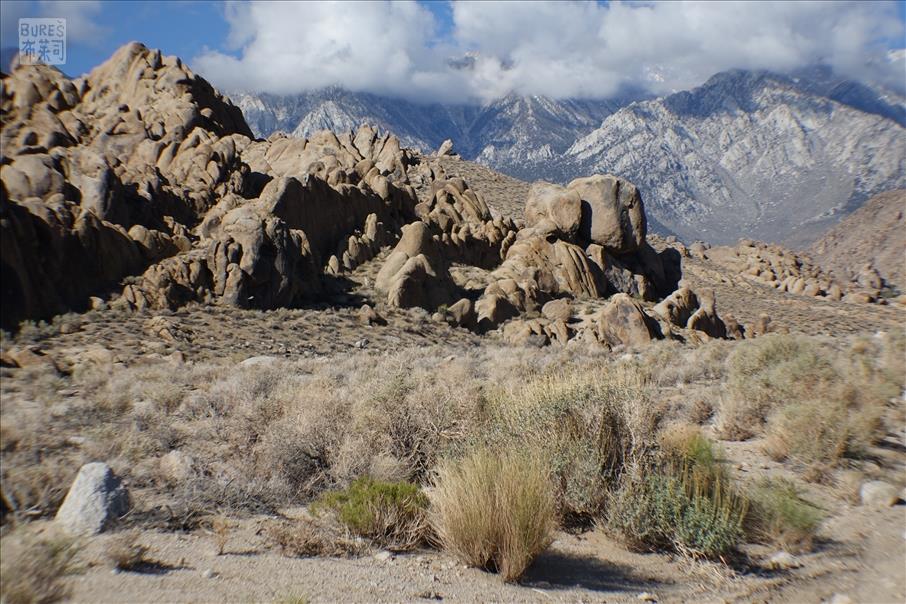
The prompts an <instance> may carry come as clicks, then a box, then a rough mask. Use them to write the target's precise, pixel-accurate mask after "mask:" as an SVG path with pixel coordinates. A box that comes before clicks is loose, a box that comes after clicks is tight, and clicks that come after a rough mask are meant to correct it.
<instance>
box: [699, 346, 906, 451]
mask: <svg viewBox="0 0 906 604" xmlns="http://www.w3.org/2000/svg"><path fill="white" fill-rule="evenodd" d="M898 342H899V337H898V336H894V335H884V336H878V337H875V338H872V339H857V340H856V341H854V342H853V345H852V346H851V347H850V349H849V350H839V349H835V348H833V347H832V346H831V345H830V343H828V342H823V341H821V340H818V339H816V338H807V337H805V336H790V335H780V334H771V335H768V336H765V337H762V338H758V339H756V340H753V341H751V342H741V343H739V344H738V345H737V347H736V348H735V349H734V351H733V353H732V354H731V355H730V357H729V358H728V361H727V364H728V367H729V377H728V380H727V388H726V396H725V398H724V400H723V402H722V404H721V408H720V411H719V414H718V422H717V426H718V429H719V432H720V434H721V436H723V437H724V438H730V439H746V438H749V437H752V436H756V435H759V434H761V433H762V432H763V431H765V424H768V425H767V430H766V432H767V433H768V435H769V437H770V438H771V440H772V441H773V442H771V444H770V445H769V448H770V452H771V454H772V455H773V456H775V457H776V458H786V457H788V456H789V457H797V458H799V459H801V460H803V461H806V462H824V463H832V462H834V461H836V460H837V459H839V458H840V457H841V456H843V455H848V454H853V453H855V452H856V451H858V450H860V449H864V448H865V447H866V446H868V445H869V444H871V442H872V441H873V440H874V439H875V438H876V437H877V434H878V430H879V428H880V427H881V423H882V417H883V416H884V414H885V413H886V407H887V406H888V404H889V400H890V399H891V398H893V397H896V396H898V395H899V394H900V392H901V391H902V387H903V382H904V379H906V377H904V371H906V367H904V365H903V362H902V361H900V362H897V361H896V360H895V358H894V357H895V355H891V354H890V350H898V348H897V346H899V344H898ZM897 366H899V371H897Z"/></svg>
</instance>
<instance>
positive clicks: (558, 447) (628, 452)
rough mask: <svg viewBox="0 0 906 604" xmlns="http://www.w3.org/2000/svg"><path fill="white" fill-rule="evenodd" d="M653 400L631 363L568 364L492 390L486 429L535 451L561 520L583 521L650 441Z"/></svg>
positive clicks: (490, 438) (491, 440)
mask: <svg viewBox="0 0 906 604" xmlns="http://www.w3.org/2000/svg"><path fill="white" fill-rule="evenodd" d="M654 407H655V405H654V402H653V400H652V393H651V389H650V388H649V386H648V384H647V382H646V380H645V377H644V376H643V375H642V372H640V371H639V370H638V368H636V367H634V366H628V365H618V366H614V365H610V366H600V367H595V368H594V369H591V370H583V371H578V370H570V369H566V370H563V371H561V372H559V373H557V374H553V375H542V376H539V377H537V378H535V379H532V380H529V381H528V382H527V383H525V384H521V385H516V386H513V387H511V388H509V389H507V390H504V391H500V392H497V393H496V394H495V395H494V396H492V397H490V400H489V401H488V403H487V406H486V413H487V417H488V420H487V427H486V428H485V429H484V430H483V432H482V435H481V437H482V438H483V439H484V441H485V442H486V443H487V444H489V445H491V446H497V447H507V446H513V445H515V444H518V445H523V446H526V447H528V448H530V449H531V450H533V451H537V452H538V454H539V455H540V456H541V458H542V459H543V460H544V461H545V462H546V463H547V464H548V466H549V468H550V470H551V473H552V476H553V483H554V485H555V486H554V489H555V491H554V493H555V496H556V502H557V509H558V514H559V516H560V518H561V521H562V522H564V524H566V525H567V526H573V525H582V524H587V523H589V522H590V521H592V520H593V519H594V518H595V517H596V516H597V515H598V514H599V513H600V511H601V509H602V506H603V504H604V501H605V500H606V497H607V492H608V489H609V488H611V487H612V486H614V485H615V484H616V483H617V481H618V480H619V477H620V475H621V473H622V472H623V469H624V467H626V466H627V465H630V464H632V463H634V461H635V459H636V458H638V457H640V456H641V455H642V453H643V451H644V450H646V449H647V448H649V447H650V444H651V441H652V439H653V434H654V432H655V426H656V424H657V413H656V411H655V409H654Z"/></svg>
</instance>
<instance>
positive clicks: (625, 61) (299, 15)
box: [193, 2, 903, 101]
mask: <svg viewBox="0 0 906 604" xmlns="http://www.w3.org/2000/svg"><path fill="white" fill-rule="evenodd" d="M896 10H897V7H896V3H895V2H832V3H829V2H776V3H767V2H740V3H716V2H684V3H679V2H658V3H651V2H632V3H628V2H611V3H609V4H608V5H599V4H597V3H586V2H583V3H578V2H576V3H564V2H554V3H547V2H457V3H454V4H453V6H452V11H451V12H452V19H453V23H452V27H448V28H444V29H445V30H446V32H447V33H446V34H445V35H444V36H443V37H438V35H437V34H436V32H438V31H440V29H441V28H439V27H438V25H439V24H438V23H437V22H436V20H435V17H434V15H433V13H432V12H431V11H429V10H427V9H426V8H425V7H424V6H422V5H419V4H415V3H399V2H394V3H377V2H364V3H355V4H349V3H337V4H334V3H314V2H312V3H308V2H304V3H298V4H296V3H270V2H264V3H257V2H252V3H250V4H241V5H235V6H234V5H230V6H229V7H228V10H227V12H226V18H227V20H228V22H229V24H230V36H229V39H228V41H227V44H226V48H225V49H223V50H210V51H207V52H205V53H202V54H201V55H200V56H198V57H196V58H195V60H194V62H193V65H194V67H195V68H196V69H197V70H198V71H200V72H201V73H203V74H205V75H206V76H208V77H209V78H211V79H212V80H213V81H214V82H215V83H216V84H218V85H220V86H222V87H224V88H229V89H246V90H259V91H270V92H276V93H292V92H299V91H303V90H312V89H317V88H321V87H324V86H329V85H340V86H343V87H344V88H348V89H351V90H359V91H369V92H376V93H381V94H391V95H398V96H405V97H409V98H415V99H419V100H427V99H430V100H441V101H461V100H469V99H479V100H484V101H487V100H490V99H493V98H498V97H500V96H503V95H505V94H507V93H510V92H515V93H517V94H538V95H546V96H552V97H556V98H564V97H584V98H595V97H597V98H602V97H608V96H612V95H614V94H616V93H617V92H619V91H620V90H621V88H623V87H626V86H633V87H643V88H645V89H648V90H650V91H651V92H654V93H666V92H670V91H673V90H679V89H685V88H689V87H692V86H695V85H698V84H700V83H702V82H703V81H704V80H705V79H707V78H708V77H709V76H710V75H712V74H714V73H716V72H718V71H721V70H725V69H730V68H749V69H772V70H779V71H784V70H790V69H794V68H797V67H802V66H806V65H810V64H815V63H819V62H820V63H826V64H830V65H832V66H833V67H835V68H836V69H838V70H839V71H841V72H842V73H846V74H849V75H853V76H856V77H874V78H876V79H887V80H889V81H902V73H898V72H897V71H896V69H897V66H896V65H895V64H892V63H890V62H887V61H884V60H882V57H883V56H885V53H886V52H887V50H888V45H889V40H892V39H894V40H896V39H902V35H903V24H902V22H901V21H900V20H899V18H898V17H897V14H896Z"/></svg>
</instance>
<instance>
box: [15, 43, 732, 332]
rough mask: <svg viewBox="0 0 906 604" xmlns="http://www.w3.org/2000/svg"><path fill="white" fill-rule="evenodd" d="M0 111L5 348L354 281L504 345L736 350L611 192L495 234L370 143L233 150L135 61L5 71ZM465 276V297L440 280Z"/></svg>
mask: <svg viewBox="0 0 906 604" xmlns="http://www.w3.org/2000/svg"><path fill="white" fill-rule="evenodd" d="M0 111H2V123H3V128H2V134H0V137H2V141H0V142H2V149H3V158H2V168H0V181H2V187H0V242H2V248H0V268H2V277H3V281H2V288H0V295H2V298H0V301H2V308H3V314H2V326H3V328H5V329H15V328H16V327H17V326H18V325H19V322H20V321H22V320H24V319H44V318H49V317H51V316H53V315H55V314H58V313H61V312H64V311H67V310H71V309H75V310H79V309H84V308H87V307H91V306H96V307H103V306H106V305H112V306H114V307H116V308H119V309H121V310H123V311H125V312H131V311H141V310H145V309H150V310H155V309H157V310H164V309H167V310H174V309H177V308H180V307H183V306H186V305H190V304H196V305H197V304H200V305H212V304H216V305H228V306H233V307H238V308H253V309H274V308H280V307H294V306H299V305H303V304H306V303H310V302H314V303H318V302H321V303H323V302H324V301H329V300H330V299H331V296H332V295H334V294H336V295H343V292H344V288H345V287H347V285H345V284H346V283H348V279H346V278H345V275H348V274H351V272H352V271H354V270H355V269H356V268H357V267H358V266H360V265H363V264H366V263H369V262H372V261H374V262H380V263H381V265H380V268H379V270H378V271H377V274H376V278H375V281H374V290H373V291H374V298H373V302H374V303H375V305H376V307H377V308H378V309H386V308H388V307H398V308H410V307H421V308H423V309H426V310H428V311H431V312H434V317H435V320H438V321H447V322H449V323H450V324H452V325H455V326H459V327H463V328H466V329H469V330H472V331H474V332H477V333H480V334H483V333H486V332H488V331H498V330H499V331H500V332H501V333H502V334H503V335H504V337H506V338H507V339H509V340H510V341H513V342H521V343H534V344H540V345H543V344H546V343H549V342H552V341H558V342H560V343H561V344H566V343H568V342H570V341H584V342H587V343H589V344H593V345H602V346H607V347H616V346H638V345H641V344H644V343H645V342H648V341H650V340H652V339H656V338H663V337H684V338H694V339H699V340H700V339H703V338H707V337H720V338H722V337H726V336H727V335H728V333H729V334H731V335H732V334H736V335H737V336H739V335H741V331H740V330H739V329H733V328H730V329H729V331H728V326H727V324H726V323H725V322H724V321H723V320H722V319H721V318H720V317H719V316H718V314H717V309H716V304H715V300H714V297H713V296H712V295H709V294H708V293H707V292H700V293H699V294H696V293H695V292H691V291H689V290H687V289H685V288H681V289H679V290H678V289H677V287H678V284H679V281H680V278H681V256H680V253H679V252H678V251H677V250H676V249H673V248H670V247H667V248H665V249H662V250H661V251H657V250H655V249H654V248H653V247H652V246H651V245H650V244H649V242H648V240H647V217H646V213H645V207H644V204H643V201H642V197H641V194H640V192H639V189H638V188H637V187H635V186H634V185H633V184H632V183H630V182H629V181H627V180H625V179H623V178H620V177H616V176H611V175H592V176H588V177H583V178H578V179H575V180H573V181H572V182H570V183H569V184H568V185H567V186H566V187H563V186H559V185H555V184H550V183H543V182H538V183H535V184H534V185H533V187H532V188H531V190H530V191H529V193H528V199H527V200H526V204H525V214H524V220H523V219H520V221H519V222H518V223H517V222H516V221H514V220H513V219H511V218H506V217H502V216H499V215H498V216H496V217H495V216H494V215H493V214H492V213H491V211H490V208H489V207H488V205H487V203H486V202H485V200H484V198H483V197H482V195H481V194H480V193H479V192H478V191H477V190H475V189H473V188H472V187H470V186H469V184H468V183H467V182H466V181H465V180H463V179H462V178H458V177H447V175H446V173H445V171H444V169H443V167H442V165H441V163H440V162H439V161H438V159H437V158H426V157H423V156H421V155H419V154H418V153H415V152H413V151H410V150H408V149H405V148H403V147H401V145H400V140H399V139H398V138H397V137H396V136H393V135H390V134H383V135H380V134H379V133H378V132H377V131H375V130H374V129H373V128H371V127H370V126H362V127H360V128H358V130H356V131H355V132H342V133H340V134H338V135H337V134H334V133H332V132H330V131H321V132H318V133H316V134H313V135H311V136H310V137H308V138H300V137H289V136H287V135H285V134H282V133H278V134H274V135H272V136H270V137H269V138H267V139H258V140H255V139H253V138H252V132H251V130H250V129H249V127H248V125H247V123H246V122H245V121H244V119H243V117H242V114H241V112H240V111H239V109H238V108H237V107H236V106H235V105H233V104H232V103H231V102H230V101H229V100H228V99H227V98H225V97H223V96H222V95H221V94H220V93H218V92H217V91H216V90H214V89H213V88H212V87H211V86H210V84H208V82H206V81H205V80H204V79H202V78H200V77H198V76H196V75H195V74H194V73H192V72H191V70H189V69H188V68H187V67H186V66H185V65H184V64H183V63H182V62H181V61H180V60H179V59H178V58H176V57H164V56H162V55H161V53H160V52H159V51H153V50H149V49H148V48H146V47H144V46H143V45H141V44H137V43H133V44H129V45H127V46H125V47H123V48H121V49H120V50H119V51H117V52H116V54H115V55H114V56H113V57H112V58H111V59H110V60H108V61H107V62H106V63H104V64H103V65H101V66H100V67H98V68H97V69H95V70H94V71H92V72H91V73H90V74H88V76H86V77H85V78H79V79H76V80H70V79H69V78H67V77H65V76H64V75H63V74H61V73H60V72H59V71H57V70H55V69H53V68H50V67H46V66H37V67H33V66H21V67H18V68H16V69H15V70H14V71H13V73H12V74H10V75H9V76H5V77H4V78H3V87H2V98H0ZM376 257H377V258H376ZM454 268H456V269H457V270H456V271H454V270H453V269H454ZM470 268H471V269H473V272H474V273H475V274H476V275H481V277H480V278H466V279H462V278H457V276H456V275H457V274H459V275H462V273H463V269H465V270H466V273H468V272H469V270H470ZM104 298H106V300H105V299H104ZM344 299H346V298H345V297H344ZM573 301H577V302H578V301H581V302H582V303H583V304H585V305H586V306H585V310H583V312H582V313H581V314H580V313H577V312H576V311H575V310H574V306H573ZM657 301H661V304H659V305H657V306H655V307H653V308H650V306H651V304H653V303H654V302H657ZM643 302H644V303H650V304H649V307H646V306H644V305H643ZM588 305H591V306H590V307H589V306H588ZM361 310H362V316H363V317H365V318H366V319H367V320H368V321H379V320H380V317H379V315H377V312H376V311H375V309H373V308H371V307H363V308H362V309H361ZM150 327H151V328H154V324H153V322H152V324H151V326H150ZM681 334H682V335H681Z"/></svg>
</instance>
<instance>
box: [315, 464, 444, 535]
mask: <svg viewBox="0 0 906 604" xmlns="http://www.w3.org/2000/svg"><path fill="white" fill-rule="evenodd" d="M427 506H428V499H427V498H426V497H425V495H424V493H422V492H421V490H420V489H419V488H418V486H416V485H414V484H410V483H407V482H378V481H374V480H371V479H370V478H359V479H357V480H355V481H354V482H353V483H352V484H351V485H349V487H348V488H346V489H344V490H342V491H330V492H327V493H324V494H323V495H321V497H319V498H318V500H317V501H316V502H315V503H314V505H313V506H312V511H314V512H316V513H321V512H323V511H329V512H331V513H333V514H334V515H335V517H336V519H337V520H338V521H339V522H340V523H342V524H343V525H344V526H346V527H347V528H348V529H349V530H350V531H352V532H353V533H354V534H356V535H359V536H361V537H365V538H366V539H369V540H371V541H373V542H375V543H377V544H379V545H381V546H384V547H389V548H391V549H396V550H407V549H412V548H413V547H416V546H417V545H418V544H419V543H421V542H423V541H424V539H425V537H426V530H427V521H426V512H425V511H426V508H427Z"/></svg>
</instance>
